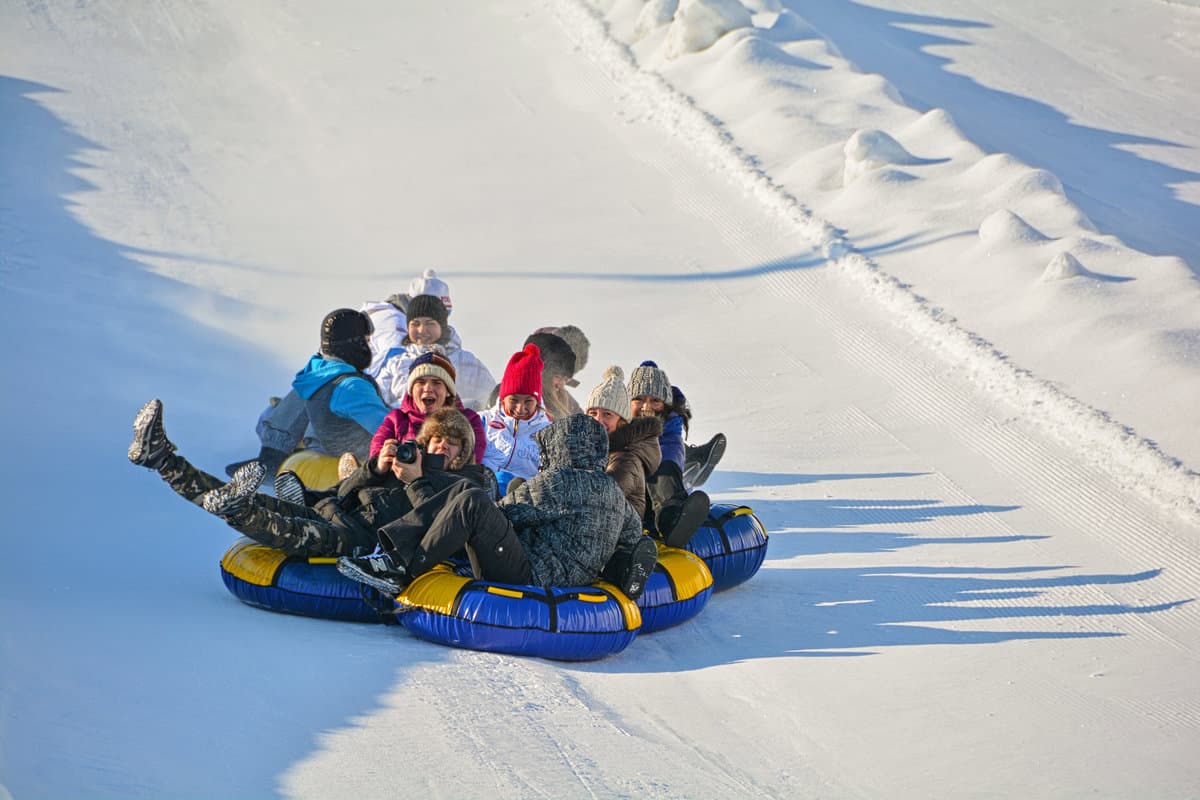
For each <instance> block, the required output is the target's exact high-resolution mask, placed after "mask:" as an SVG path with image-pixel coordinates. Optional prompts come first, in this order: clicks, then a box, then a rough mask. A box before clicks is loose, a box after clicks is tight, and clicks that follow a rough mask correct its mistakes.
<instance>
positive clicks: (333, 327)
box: [321, 308, 375, 369]
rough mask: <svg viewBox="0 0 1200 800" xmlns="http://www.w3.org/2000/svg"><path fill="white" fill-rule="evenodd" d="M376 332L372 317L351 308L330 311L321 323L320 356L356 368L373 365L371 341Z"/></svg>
mask: <svg viewBox="0 0 1200 800" xmlns="http://www.w3.org/2000/svg"><path fill="white" fill-rule="evenodd" d="M374 332H375V326H374V325H373V324H371V318H370V317H368V316H367V315H366V314H364V313H362V312H361V311H355V310H354V309H352V308H339V309H337V310H335V311H330V312H329V313H328V314H326V315H325V319H323V320H321V353H322V354H324V355H327V356H333V357H334V358H336V359H340V360H341V361H345V362H346V363H347V364H350V365H351V366H353V367H355V368H356V369H366V368H367V367H368V366H369V365H370V364H371V346H370V344H369V343H368V340H369V339H370V337H371V334H372V333H374Z"/></svg>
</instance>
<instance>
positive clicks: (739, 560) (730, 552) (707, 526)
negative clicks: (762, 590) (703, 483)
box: [687, 503, 768, 592]
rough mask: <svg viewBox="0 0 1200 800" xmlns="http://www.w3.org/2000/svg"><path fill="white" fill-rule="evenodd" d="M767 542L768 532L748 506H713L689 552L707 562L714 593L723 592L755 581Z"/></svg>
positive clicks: (725, 504)
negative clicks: (752, 579)
mask: <svg viewBox="0 0 1200 800" xmlns="http://www.w3.org/2000/svg"><path fill="white" fill-rule="evenodd" d="M767 538H768V537H767V529H766V528H764V527H763V524H762V523H761V522H759V520H758V517H756V516H754V512H753V511H751V510H750V509H749V508H747V507H746V506H735V505H730V504H728V503H713V505H712V508H710V509H709V510H708V519H706V520H705V521H704V524H703V525H701V526H700V529H699V530H698V531H696V533H695V534H694V535H693V536H692V539H691V541H689V542H688V543H687V549H688V550H690V551H691V552H693V553H695V554H696V555H698V556H700V558H702V559H704V563H705V564H707V565H708V569H709V571H711V572H712V576H713V589H714V591H718V592H720V591H723V590H725V589H730V588H732V587H734V586H737V585H738V584H740V583H744V582H746V581H748V580H750V579H751V578H752V577H754V574H755V573H756V572H758V568H759V567H761V566H762V563H763V560H764V559H765V558H766V557H767Z"/></svg>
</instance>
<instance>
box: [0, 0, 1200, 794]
mask: <svg viewBox="0 0 1200 800" xmlns="http://www.w3.org/2000/svg"><path fill="white" fill-rule="evenodd" d="M1025 5H1028V6H1029V7H1028V8H1025ZM1130 5H1137V6H1138V7H1139V9H1138V13H1137V14H1136V15H1134V16H1133V17H1131V16H1130V12H1129V6H1130ZM670 6H671V4H670V3H667V2H661V1H660V0H651V2H650V3H642V2H640V0H637V1H636V2H635V0H616V2H607V3H602V4H597V5H592V4H589V3H584V2H581V1H580V0H493V1H492V2H488V3H467V2H459V1H457V0H456V1H455V2H444V3H427V4H420V5H415V4H396V3H380V2H378V1H377V0H354V1H353V2H349V3H344V4H338V5H337V6H336V7H333V6H328V5H326V4H320V3H315V2H308V1H307V0H305V1H304V2H297V3H292V4H289V5H288V6H286V7H270V6H265V5H264V6H262V7H259V6H257V5H253V4H251V7H247V6H246V4H233V3H227V2H224V1H223V0H209V2H206V3H203V4H182V5H175V4H155V5H153V6H150V7H147V6H143V5H142V4H124V3H114V4H109V5H105V6H97V5H77V4H67V3H56V2H47V3H40V4H26V5H22V6H20V7H17V6H15V5H10V6H7V7H4V8H2V9H0V147H2V151H3V153H4V155H3V158H2V159H0V285H3V287H4V291H3V293H2V294H0V298H2V299H0V303H2V304H3V305H2V308H3V312H4V319H5V322H4V325H5V328H4V331H5V333H6V334H7V337H6V338H7V339H8V341H9V342H10V343H12V345H11V346H10V347H9V353H8V355H9V359H10V362H11V366H10V374H11V376H12V377H11V378H10V383H9V384H8V388H9V391H6V392H4V393H3V401H2V402H3V404H4V405H3V409H4V411H5V413H6V416H7V417H8V418H9V419H10V420H13V422H14V424H10V426H9V430H8V446H9V449H10V453H11V454H12V457H10V458H9V459H7V460H6V461H5V463H4V465H3V467H2V468H0V469H3V473H2V477H3V481H2V482H0V485H3V486H5V487H7V488H6V490H5V495H4V497H5V499H6V500H7V501H8V502H7V503H6V506H7V507H8V508H9V510H10V520H9V524H8V525H7V526H6V527H5V533H4V537H5V542H6V543H7V544H8V546H9V547H8V549H9V552H10V553H11V554H12V555H10V557H9V558H8V559H5V562H4V564H3V566H2V567H0V609H2V613H3V624H0V676H2V677H0V796H3V795H4V794H5V793H6V792H7V793H8V794H11V796H12V797H14V798H18V800H20V798H25V797H75V796H94V797H109V796H111V797H211V796H252V797H256V796H271V795H284V796H288V797H329V796H362V797H376V796H378V797H382V796H394V795H395V794H396V793H397V792H398V791H401V792H405V793H408V794H412V795H414V796H430V797H513V798H517V797H521V798H524V797H629V796H637V797H689V798H699V797H713V798H717V797H730V796H738V797H809V796H819V797H838V798H842V797H846V798H850V797H912V798H917V797H930V796H934V797H985V796H995V797H1013V796H1037V797H1077V796H1083V795H1088V796H1098V797H1114V798H1120V797H1131V796H1145V797H1156V798H1171V797H1179V798H1183V797H1189V796H1193V795H1194V793H1195V787H1196V786H1197V785H1200V767H1197V765H1196V763H1195V758H1194V753H1195V751H1196V745H1197V744H1198V743H1200V677H1198V675H1200V670H1197V661H1198V660H1200V624H1198V623H1200V619H1198V611H1197V607H1196V604H1195V603H1194V602H1192V601H1193V599H1194V597H1195V587H1196V586H1197V585H1198V583H1200V574H1198V573H1200V526H1198V522H1197V521H1198V515H1197V504H1198V503H1200V492H1198V490H1197V476H1196V473H1195V468H1196V465H1197V463H1200V439H1198V438H1197V426H1196V424H1195V423H1196V412H1195V402H1194V399H1195V397H1196V396H1197V394H1196V389H1197V383H1198V381H1200V368H1198V367H1197V364H1200V311H1198V309H1200V305H1197V303H1196V299H1197V297H1196V292H1197V288H1196V279H1195V272H1194V270H1195V269H1196V268H1197V263H1196V261H1195V257H1196V249H1195V245H1196V242H1195V232H1196V230H1198V229H1200V228H1197V227H1196V226H1195V224H1194V223H1195V222H1196V220H1197V217H1198V214H1197V205H1198V203H1200V196H1198V195H1197V188H1196V187H1197V182H1196V175H1197V174H1198V173H1200V155H1198V153H1197V145H1198V144H1200V142H1197V141H1196V133H1195V131H1196V130H1200V128H1197V127H1196V126H1194V125H1192V122H1193V121H1194V119H1193V117H1194V115H1195V113H1196V109H1197V108H1200V105H1198V104H1197V103H1196V102H1195V101H1196V99H1197V97H1196V90H1195V89H1194V88H1192V86H1191V83H1193V82H1192V81H1190V79H1189V78H1188V76H1189V75H1191V74H1194V71H1193V67H1195V66H1196V50H1195V45H1194V43H1195V42H1196V41H1198V39H1197V38H1195V37H1193V36H1191V35H1190V34H1191V33H1195V32H1200V14H1198V13H1197V9H1195V8H1193V7H1191V6H1187V5H1180V4H1168V3H1158V2H1143V3H1137V4H1118V3H1109V4H1101V6H1094V4H1085V3H1081V2H1079V3H1077V2H1070V3H1065V4H1056V9H1057V11H1056V12H1055V13H1056V14H1057V17H1056V18H1051V17H1054V16H1055V15H1054V14H1051V13H1050V12H1044V11H1038V10H1037V8H1040V7H1037V8H1035V7H1034V5H1033V4H1020V5H1015V6H1012V7H1011V8H1010V7H1008V6H1006V8H1008V9H1009V10H1007V11H997V10H994V9H991V7H990V6H989V5H988V4H982V3H968V4H950V3H947V2H944V1H943V2H936V0H922V2H919V3H918V2H913V3H911V4H905V3H900V2H897V1H896V0H886V2H885V1H884V0H879V2H874V3H873V4H872V5H870V6H868V5H865V4H863V3H856V2H848V3H841V4H811V3H803V2H799V0H794V2H790V3H784V4H780V3H769V2H766V0H760V2H757V3H756V4H748V5H747V6H739V7H740V8H743V9H745V13H744V15H743V14H742V12H740V11H738V8H735V7H734V4H732V3H719V2H715V0H714V1H712V2H707V3H696V2H690V3H689V2H683V3H681V4H680V7H679V8H677V9H675V12H676V13H674V14H667V13H666V12H667V11H670V10H671V9H670ZM656 15H657V16H656ZM747 20H748V22H747ZM1134 21H1136V24H1134ZM738 22H740V23H743V24H740V25H735V24H732V23H738ZM723 27H728V30H727V31H723V33H724V35H721V36H716V34H717V32H718V31H719V30H720V29H721V28H723ZM947 31H953V32H954V33H955V36H956V37H957V38H958V39H959V41H958V42H956V43H954V45H953V47H950V45H948V44H947V43H945V42H941V43H940V44H939V43H938V42H937V41H933V42H931V41H929V40H928V39H927V38H926V37H927V36H932V35H933V34H939V35H942V34H946V32H947ZM931 32H932V33H931ZM1122 35H1124V36H1125V37H1126V38H1125V39H1124V41H1125V42H1127V43H1130V44H1131V45H1132V44H1138V45H1140V46H1137V47H1133V46H1130V47H1129V48H1128V49H1127V50H1124V51H1121V52H1119V53H1117V51H1115V50H1111V49H1106V48H1105V47H1100V46H1099V44H1098V45H1097V46H1096V47H1094V48H1091V49H1085V48H1083V46H1082V45H1081V44H1080V42H1082V41H1087V42H1096V43H1105V42H1108V43H1111V42H1117V41H1120V40H1121V36H1122ZM707 39H713V41H712V42H711V43H710V44H709V45H708V46H704V47H698V46H697V45H698V44H700V43H703V42H705V41H706V40H707ZM1164 43H1165V44H1164ZM1160 45H1161V46H1160ZM1106 47H1107V46H1106ZM1111 47H1113V48H1115V45H1111ZM938 48H941V49H938ZM947 52H953V53H955V55H956V58H955V59H954V60H953V61H952V62H947V63H943V62H942V61H940V59H946V58H947V56H946V53H947ZM1106 54H1107V57H1106ZM1067 62H1070V63H1073V64H1075V65H1077V68H1078V72H1068V71H1066V70H1065V68H1064V67H1063V66H1062V65H1063V64H1065V63H1067ZM939 65H941V66H939ZM1043 65H1047V66H1043ZM1060 76H1061V77H1060ZM1139 81H1145V82H1146V83H1145V85H1155V86H1158V87H1160V91H1159V92H1158V93H1157V94H1155V93H1153V92H1150V93H1148V92H1144V91H1141V88H1140V87H1141V86H1142V85H1143V84H1141V83H1139ZM1000 94H1003V95H1004V98H1001V99H1004V100H1005V102H1007V103H1009V104H1010V105H1009V106H1008V107H1007V109H1006V110H1003V109H1002V110H1000V111H997V107H996V103H995V101H996V100H997V99H998V97H999V95H1000ZM1097 109H1101V110H1102V111H1098V110H1097ZM1089 113H1091V114H1099V115H1101V116H1102V118H1088V117H1087V115H1088V114H1089ZM1056 114H1057V115H1058V116H1056ZM995 115H998V116H999V117H1004V118H1007V119H1009V120H1010V122H1012V124H1009V125H1005V126H1001V125H997V124H995V122H996V119H997V116H995ZM1019 119H1027V120H1029V122H1030V124H1029V125H1028V126H1027V127H1022V126H1021V125H1019V124H1016V120H1019ZM1100 128H1103V129H1104V130H1107V131H1110V132H1115V133H1118V134H1121V136H1116V137H1114V138H1113V139H1112V140H1111V141H1110V140H1109V139H1107V138H1105V137H1101V136H1099V135H1098V134H1096V133H1095V131H1096V130H1098V129H1100ZM875 132H878V134H879V135H877V134H876V133H875ZM985 133H986V135H985ZM1135 139H1136V140H1138V141H1139V142H1140V143H1139V144H1137V145H1136V146H1134V147H1132V148H1129V147H1127V146H1126V145H1118V143H1117V142H1118V140H1119V141H1133V140H1135ZM1142 140H1145V141H1142ZM1150 140H1154V141H1153V142H1152V141H1150ZM1154 142H1159V144H1155V143H1154ZM1164 142H1165V143H1167V144H1161V143H1164ZM893 145H894V146H893ZM897 148H899V149H897ZM1122 154H1123V155H1122ZM1131 187H1136V188H1137V191H1133V189H1132V188H1131ZM1030 231H1033V233H1030ZM1034 234H1037V235H1034ZM1064 253H1070V254H1072V255H1071V259H1074V262H1072V260H1071V259H1068V258H1066V257H1065V256H1064V255H1063V254H1064ZM1076 265H1078V269H1077V268H1076ZM427 267H433V268H434V269H436V270H437V271H438V273H439V275H441V276H443V277H445V278H446V280H447V281H448V282H449V283H450V286H451V290H452V292H453V297H454V309H455V310H454V314H453V317H452V323H453V324H454V325H455V327H456V328H457V329H458V330H459V332H460V333H461V334H462V337H463V340H464V342H465V344H466V346H467V347H468V348H470V349H472V350H473V351H474V352H475V353H476V354H478V355H479V356H480V357H481V358H483V359H484V360H485V362H486V363H488V364H489V365H492V366H493V368H494V369H495V368H497V367H499V366H501V365H503V363H504V361H505V360H506V358H507V356H508V354H509V353H511V352H512V351H513V350H514V349H516V348H517V347H518V346H519V345H520V343H521V341H522V340H523V338H524V336H525V335H526V334H527V333H528V332H529V331H531V330H533V329H534V328H536V327H539V326H542V325H549V324H566V323H572V324H576V325H579V326H580V327H581V328H582V329H583V330H584V331H586V332H587V333H588V335H589V336H590V338H591V342H592V351H591V355H590V357H589V360H588V366H587V369H586V370H585V371H584V372H583V373H582V374H581V375H580V376H578V377H579V378H580V381H581V384H582V385H581V387H580V388H579V389H578V390H576V396H577V398H579V399H580V400H582V399H584V398H585V397H586V393H587V390H588V389H589V388H590V387H591V386H592V385H594V384H595V383H596V382H598V381H599V379H600V375H601V373H602V372H603V369H604V367H605V366H606V365H607V364H609V363H618V364H621V365H622V366H624V367H625V368H626V369H627V370H628V369H629V368H630V367H632V366H634V365H636V364H637V363H638V362H639V361H641V360H643V359H645V358H653V359H655V360H656V361H657V362H658V363H659V364H660V365H662V366H663V367H664V368H665V369H666V370H667V371H668V373H669V374H670V375H671V377H672V379H673V381H674V382H675V383H678V384H679V385H681V386H682V387H684V388H685V390H686V391H687V393H688V395H689V398H690V399H691V401H692V405H693V408H694V409H695V410H696V419H695V422H694V425H693V430H694V431H695V433H694V434H693V438H694V439H696V440H703V439H706V438H707V437H708V436H709V435H711V434H712V433H715V432H716V431H719V430H720V431H724V432H725V433H726V434H727V435H728V436H729V440H730V447H729V450H728V452H727V454H726V456H725V459H724V461H723V462H722V464H721V468H720V469H719V470H718V471H717V472H716V473H715V474H714V476H713V478H712V479H711V480H710V481H709V484H708V485H707V486H706V487H705V488H706V489H708V490H709V492H710V494H712V495H713V497H714V499H716V500H723V501H731V502H741V503H746V504H748V505H750V506H752V507H753V508H754V509H755V511H756V513H757V514H758V516H759V517H760V519H762V521H763V522H764V524H765V525H766V527H767V529H768V530H769V531H770V532H771V533H772V540H771V548H770V551H769V553H768V558H767V562H766V563H765V565H764V567H763V569H762V570H761V571H760V572H759V574H758V575H757V576H756V577H755V578H754V580H752V581H751V582H749V583H748V584H745V585H744V586H742V587H740V588H738V589H735V590H733V591H730V592H727V593H724V594H721V595H717V596H715V597H714V598H713V599H712V601H711V603H710V605H709V607H708V608H707V609H706V610H705V612H704V613H703V614H702V615H701V616H700V617H698V618H697V619H695V620H693V621H692V622H689V623H687V624H685V625H683V626H681V627H679V628H676V629H672V630H668V631H663V632H659V633H657V634H654V635H648V636H646V637H644V638H639V639H638V640H635V641H634V643H633V644H632V645H631V646H630V647H629V648H628V649H627V650H626V651H625V652H624V653H622V654H620V655H618V656H616V657H613V658H610V659H607V660H604V661H600V662H595V663H588V664H560V663H554V662H546V661H539V660H535V659H517V658H509V657H504V656H494V655H489V654H481V653H472V652H465V651H458V650H451V649H447V648H443V647H438V646H435V645H430V644H426V643H422V642H418V641H416V640H414V639H412V638H411V637H409V636H408V635H406V634H404V633H403V632H402V631H399V630H395V629H385V628H381V627H378V626H357V625H348V624H345V623H334V622H327V621H320V620H308V619H301V618H291V617H283V616H278V615H273V614H268V613H264V612H260V611H256V610H253V609H250V608H248V607H246V606H243V605H242V604H240V603H238V602H237V601H236V600H235V599H233V598H232V597H231V596H230V595H229V594H228V593H227V592H225V590H224V589H223V587H222V586H221V584H220V580H219V577H218V572H217V561H218V560H219V558H220V555H221V554H222V553H223V552H224V550H225V549H226V548H227V547H228V546H229V544H230V543H231V542H232V541H233V540H234V538H235V534H234V533H233V532H232V531H231V530H230V529H229V528H227V527H226V526H225V525H224V524H223V523H221V522H220V521H219V520H217V519H215V518H212V517H209V516H207V515H206V514H204V513H203V512H202V511H200V510H198V509H194V508H189V507H188V506H187V505H186V504H184V503H182V502H180V501H179V500H178V499H177V498H175V497H173V496H172V494H171V492H170V491H169V490H167V489H166V488H164V487H162V486H160V485H158V484H159V483H161V482H160V481H159V480H158V479H157V478H156V477H155V476H154V475H152V474H150V473H147V472H145V471H144V470H140V469H137V468H134V467H132V466H130V465H129V464H128V463H127V461H126V460H125V456H124V449H125V447H126V446H127V444H128V436H129V424H130V421H131V420H132V417H133V414H134V413H135V411H136V410H137V408H138V407H139V406H140V405H141V403H142V402H144V401H145V400H146V399H148V398H149V397H152V396H158V397H161V398H163V400H164V403H165V408H166V427H167V430H168V432H169V433H170V435H171V436H172V438H173V439H174V440H175V441H176V442H177V443H178V445H179V446H180V450H181V452H182V453H184V454H185V455H187V456H188V458H189V459H191V460H193V461H194V462H195V463H197V464H199V465H201V466H204V467H205V468H207V469H209V470H211V471H215V472H219V471H220V468H221V466H222V465H223V464H225V463H227V462H228V461H231V460H234V459H235V458H239V457H244V456H245V454H246V453H248V452H252V451H253V449H254V448H255V447H256V442H255V439H254V436H253V430H252V427H253V421H254V417H255V415H257V413H258V411H259V410H260V408H261V406H262V405H263V401H264V399H265V398H266V397H267V396H268V395H270V394H275V393H279V391H280V390H281V388H282V387H286V385H287V382H288V381H289V380H290V376H291V374H292V372H293V371H294V370H295V369H296V367H297V366H298V365H299V364H300V363H301V362H302V361H303V359H304V358H305V357H306V356H307V355H308V354H309V353H310V352H311V350H312V349H313V347H314V346H315V344H316V338H317V337H316V336H315V327H316V321H317V320H319V319H320V317H321V315H323V314H324V313H325V312H326V311H328V310H330V309H331V308H334V307H337V306H357V305H358V304H359V303H361V302H362V301H364V300H367V299H378V298H381V297H384V296H386V295H387V294H390V293H392V292H394V291H397V290H399V289H402V288H403V287H404V286H406V285H407V282H408V280H409V279H410V278H411V277H412V276H413V275H415V274H417V273H418V272H419V271H420V270H422V269H424V268H427ZM1079 270H1083V272H1082V273H1081V272H1080V271H1079ZM47 444H48V445H49V446H47Z"/></svg>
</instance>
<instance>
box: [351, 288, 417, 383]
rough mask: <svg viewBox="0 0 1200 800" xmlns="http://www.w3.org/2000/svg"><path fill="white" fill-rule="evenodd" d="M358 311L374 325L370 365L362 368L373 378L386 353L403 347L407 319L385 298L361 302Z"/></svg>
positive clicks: (380, 366)
mask: <svg viewBox="0 0 1200 800" xmlns="http://www.w3.org/2000/svg"><path fill="white" fill-rule="evenodd" d="M359 311H361V312H363V313H364V314H366V315H367V316H368V317H370V318H371V324H372V325H374V326H375V332H374V333H373V334H371V365H370V366H369V367H367V368H366V369H364V370H363V372H365V373H367V374H368V375H370V376H371V377H372V378H375V377H378V375H379V370H380V369H382V368H383V362H384V361H386V360H387V357H388V353H390V352H392V351H393V350H400V349H403V348H404V337H405V336H408V319H407V318H406V317H405V316H404V312H403V311H401V310H400V309H398V308H396V307H395V306H394V305H392V304H391V303H389V302H387V301H386V300H383V301H374V300H371V301H368V302H366V303H363V304H362V308H360V309H359ZM384 399H385V400H386V399H387V398H386V397H385V398H384ZM396 405H399V403H397V404H396Z"/></svg>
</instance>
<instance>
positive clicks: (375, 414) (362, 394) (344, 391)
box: [292, 355, 391, 434]
mask: <svg viewBox="0 0 1200 800" xmlns="http://www.w3.org/2000/svg"><path fill="white" fill-rule="evenodd" d="M355 372H358V370H356V369H355V368H354V367H352V366H351V365H350V364H347V363H346V362H344V361H339V360H337V359H336V358H326V357H323V356H321V355H315V356H313V357H312V358H310V359H309V360H308V363H307V364H305V365H304V369H302V370H300V371H299V372H297V373H296V377H295V378H294V379H293V380H292V388H293V389H295V390H296V394H298V395H300V396H301V397H302V398H304V399H305V400H308V399H310V398H311V397H312V396H313V395H314V394H316V393H317V392H318V391H320V389H321V387H322V386H324V385H325V384H327V383H329V382H330V381H331V380H333V379H335V378H336V377H337V376H339V375H344V374H346V373H355ZM329 410H330V411H332V412H333V413H334V414H336V415H337V416H339V417H344V418H346V419H352V420H354V421H355V422H357V423H358V424H359V425H361V426H362V427H363V428H364V429H365V430H366V431H367V433H368V434H374V433H375V430H376V429H377V428H378V427H379V426H380V424H381V423H382V422H383V418H384V417H386V416H387V414H388V411H390V410H391V409H390V408H388V406H387V404H386V403H384V402H383V400H382V399H380V397H379V392H377V391H376V390H375V387H374V386H373V385H372V384H371V382H370V381H369V380H367V379H366V378H363V377H361V376H359V377H355V378H347V379H345V380H343V381H342V382H341V383H339V384H338V385H337V386H335V387H333V394H332V396H331V397H330V399H329Z"/></svg>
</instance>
